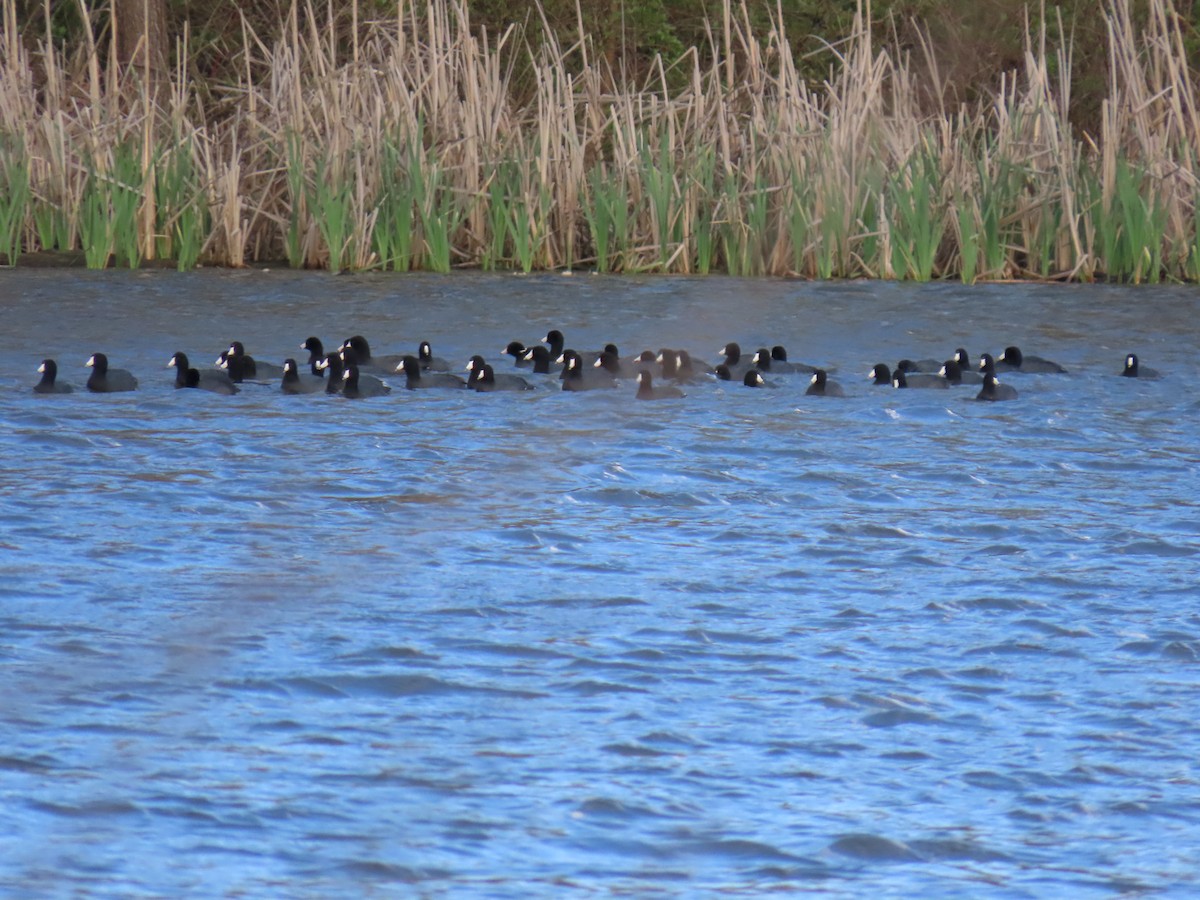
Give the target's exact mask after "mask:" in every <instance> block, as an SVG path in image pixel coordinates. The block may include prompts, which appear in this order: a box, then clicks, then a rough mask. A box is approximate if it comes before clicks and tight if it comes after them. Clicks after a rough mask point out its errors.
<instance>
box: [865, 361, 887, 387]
mask: <svg viewBox="0 0 1200 900" xmlns="http://www.w3.org/2000/svg"><path fill="white" fill-rule="evenodd" d="M867 377H868V378H870V379H872V381H871V384H883V385H888V386H889V387H890V386H891V383H892V370H891V369H889V368H888V365H887V363H875V368H873V369H872V370H871V371H870V372H868V373H867Z"/></svg>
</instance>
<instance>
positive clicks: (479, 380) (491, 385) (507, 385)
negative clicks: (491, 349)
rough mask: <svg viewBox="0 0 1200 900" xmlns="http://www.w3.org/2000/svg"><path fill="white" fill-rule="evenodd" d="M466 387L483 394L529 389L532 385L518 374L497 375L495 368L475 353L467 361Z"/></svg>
mask: <svg viewBox="0 0 1200 900" xmlns="http://www.w3.org/2000/svg"><path fill="white" fill-rule="evenodd" d="M467 371H468V372H470V373H471V374H470V376H469V377H468V378H467V387H469V388H471V389H472V390H476V391H479V392H480V393H483V394H488V393H491V392H492V391H531V390H533V385H531V384H530V383H529V382H528V381H526V380H525V379H524V378H522V377H521V376H520V375H509V374H507V373H506V374H502V375H497V374H496V370H495V369H493V368H492V367H491V366H489V365H488V364H487V362H486V361H485V360H484V358H483V357H482V356H480V355H479V354H476V355H475V356H472V357H471V359H470V360H469V361H468V362H467Z"/></svg>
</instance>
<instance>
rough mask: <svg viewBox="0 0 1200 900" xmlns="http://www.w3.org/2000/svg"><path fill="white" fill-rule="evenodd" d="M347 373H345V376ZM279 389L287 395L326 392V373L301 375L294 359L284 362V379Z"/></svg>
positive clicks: (319, 371) (320, 371)
mask: <svg viewBox="0 0 1200 900" xmlns="http://www.w3.org/2000/svg"><path fill="white" fill-rule="evenodd" d="M344 374H345V373H343V375H344ZM279 389H280V390H281V391H283V393H285V394H318V393H321V392H322V391H324V390H325V376H324V371H323V370H321V369H318V370H317V374H315V375H314V374H313V373H312V372H304V373H301V371H300V367H299V366H298V365H297V364H296V361H295V360H294V359H285V360H284V361H283V378H282V379H280V382H279Z"/></svg>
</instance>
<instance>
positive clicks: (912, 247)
mask: <svg viewBox="0 0 1200 900" xmlns="http://www.w3.org/2000/svg"><path fill="white" fill-rule="evenodd" d="M938 189H939V179H938V172H937V160H936V159H935V158H934V157H933V156H932V154H930V153H928V152H926V151H924V150H920V151H918V152H916V153H915V154H914V155H913V156H911V157H910V158H909V160H908V162H907V164H906V165H905V166H904V167H903V168H902V169H901V170H900V171H899V172H898V173H897V174H896V176H895V177H894V178H893V179H892V180H891V183H890V185H889V187H888V197H889V199H890V201H891V202H890V208H891V211H892V213H893V218H892V221H891V227H892V268H893V269H894V270H895V272H896V273H897V274H900V273H902V272H903V273H904V276H905V277H907V278H911V279H914V280H916V281H929V280H930V278H932V277H933V263H934V260H935V258H936V256H937V250H938V245H939V244H940V243H941V239H942V228H941V223H940V218H941V217H940V211H939V202H938V192H939V191H938Z"/></svg>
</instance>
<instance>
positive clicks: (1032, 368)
mask: <svg viewBox="0 0 1200 900" xmlns="http://www.w3.org/2000/svg"><path fill="white" fill-rule="evenodd" d="M996 366H997V367H998V368H999V367H1001V366H1007V367H1008V368H1011V369H1015V370H1017V371H1018V372H1031V373H1033V374H1035V375H1040V374H1050V373H1055V374H1057V373H1062V372H1065V371H1067V370H1066V369H1064V368H1063V367H1062V366H1060V365H1059V364H1058V363H1056V362H1052V361H1051V360H1048V359H1043V358H1042V357H1040V356H1026V355H1025V354H1023V353H1022V352H1021V351H1020V349H1019V348H1017V347H1005V348H1004V352H1003V353H1001V354H1000V358H999V359H997V360H996Z"/></svg>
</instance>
